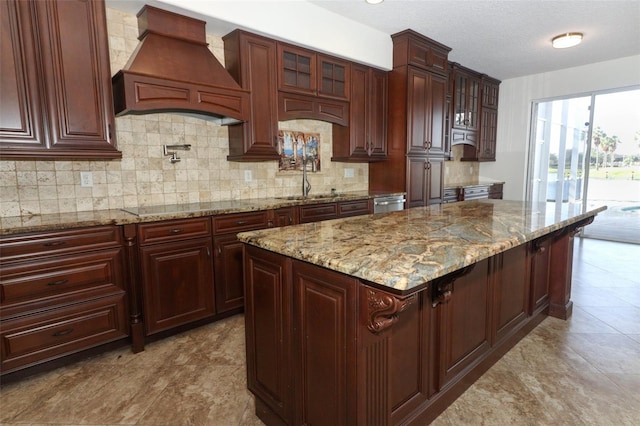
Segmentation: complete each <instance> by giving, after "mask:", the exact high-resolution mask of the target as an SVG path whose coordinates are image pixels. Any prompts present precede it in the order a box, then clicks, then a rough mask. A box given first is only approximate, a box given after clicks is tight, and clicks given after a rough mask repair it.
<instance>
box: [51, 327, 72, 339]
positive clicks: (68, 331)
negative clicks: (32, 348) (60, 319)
mask: <svg viewBox="0 0 640 426" xmlns="http://www.w3.org/2000/svg"><path fill="white" fill-rule="evenodd" d="M71 333H73V328H67V329H66V330H60V331H56V332H55V333H53V335H52V336H53V337H62V336H66V335H67V334H71Z"/></svg>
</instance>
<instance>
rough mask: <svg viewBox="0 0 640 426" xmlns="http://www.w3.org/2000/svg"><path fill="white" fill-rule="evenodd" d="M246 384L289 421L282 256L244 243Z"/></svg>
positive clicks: (287, 303)
mask: <svg viewBox="0 0 640 426" xmlns="http://www.w3.org/2000/svg"><path fill="white" fill-rule="evenodd" d="M245 255H246V262H245V275H246V277H247V279H246V309H245V330H246V343H247V387H248V388H249V390H250V391H251V392H253V393H254V394H255V395H256V396H257V397H258V398H259V401H260V402H261V403H262V404H266V405H267V406H268V407H269V408H270V409H271V410H273V412H275V413H276V414H277V415H278V416H280V418H281V419H280V422H281V423H283V424H293V421H292V420H293V394H292V388H293V377H292V373H293V372H292V365H291V362H292V353H291V340H290V339H291V327H292V325H291V281H290V280H291V278H290V276H289V274H290V271H291V270H290V267H289V266H288V265H287V259H286V258H285V257H283V256H280V255H277V254H275V253H273V252H270V251H266V250H262V249H259V248H256V247H252V246H249V245H247V246H246V251H245Z"/></svg>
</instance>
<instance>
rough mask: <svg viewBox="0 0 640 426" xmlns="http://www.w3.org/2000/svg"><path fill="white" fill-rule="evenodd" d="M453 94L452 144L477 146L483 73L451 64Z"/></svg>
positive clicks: (450, 79)
mask: <svg viewBox="0 0 640 426" xmlns="http://www.w3.org/2000/svg"><path fill="white" fill-rule="evenodd" d="M450 69H451V75H450V77H449V81H450V83H449V84H450V87H451V89H450V91H451V94H452V101H453V102H452V108H453V112H452V114H451V135H450V137H451V144H452V145H457V144H468V145H473V146H476V144H477V142H478V129H479V127H480V102H481V98H480V96H481V95H480V86H481V79H482V77H481V75H480V74H478V73H476V72H475V71H473V70H470V69H468V68H465V67H463V66H461V65H460V64H457V63H451V64H450Z"/></svg>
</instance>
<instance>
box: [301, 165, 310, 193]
mask: <svg viewBox="0 0 640 426" xmlns="http://www.w3.org/2000/svg"><path fill="white" fill-rule="evenodd" d="M310 191H311V184H310V183H309V179H307V157H306V156H303V157H302V195H303V196H304V197H306V196H307V195H309V192H310Z"/></svg>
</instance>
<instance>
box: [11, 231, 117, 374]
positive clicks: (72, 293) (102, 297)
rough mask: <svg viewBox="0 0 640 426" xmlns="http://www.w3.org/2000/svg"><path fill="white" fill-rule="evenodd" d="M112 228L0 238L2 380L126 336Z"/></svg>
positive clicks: (115, 235) (115, 237)
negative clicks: (29, 368) (40, 364)
mask: <svg viewBox="0 0 640 426" xmlns="http://www.w3.org/2000/svg"><path fill="white" fill-rule="evenodd" d="M124 269H125V267H124V248H123V245H122V234H121V231H120V228H119V227H117V226H101V227H95V228H82V229H76V230H72V231H59V232H44V233H33V234H22V235H16V236H8V237H2V238H1V239H0V330H1V331H0V353H1V358H0V359H1V362H0V371H1V372H2V374H5V373H8V372H11V371H15V370H19V369H22V368H25V367H28V366H31V365H35V364H39V363H42V362H45V361H49V360H52V359H55V358H59V357H62V356H65V355H69V354H71V353H75V352H79V351H81V350H85V349H88V348H91V347H94V346H99V345H102V344H105V343H108V342H112V341H115V340H120V339H124V338H126V337H127V336H128V335H129V323H128V321H127V304H126V291H127V286H126V284H125V271H124Z"/></svg>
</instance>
